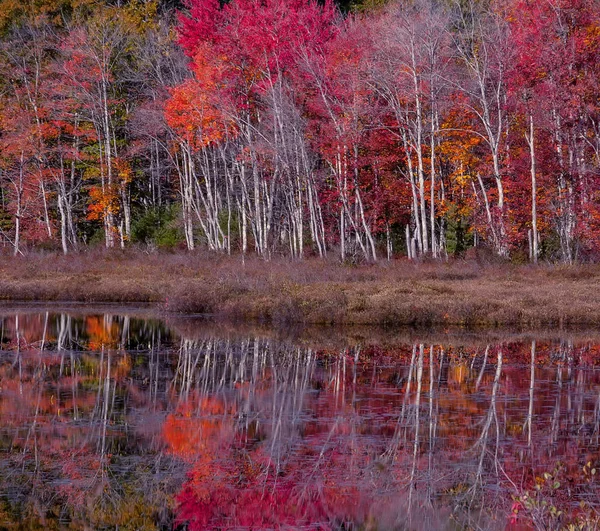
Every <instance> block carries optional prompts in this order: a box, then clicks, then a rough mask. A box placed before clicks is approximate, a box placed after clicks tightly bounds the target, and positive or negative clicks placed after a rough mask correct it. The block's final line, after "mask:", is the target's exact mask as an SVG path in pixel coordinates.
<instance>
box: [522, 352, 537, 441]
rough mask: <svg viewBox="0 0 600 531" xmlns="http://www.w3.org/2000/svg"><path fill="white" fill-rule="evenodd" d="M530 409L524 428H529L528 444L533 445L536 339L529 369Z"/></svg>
mask: <svg viewBox="0 0 600 531" xmlns="http://www.w3.org/2000/svg"><path fill="white" fill-rule="evenodd" d="M529 374H530V376H529V409H528V410H527V418H526V419H525V424H524V426H523V430H525V429H527V446H529V447H531V422H532V420H533V396H534V385H535V341H532V342H531V364H530V370H529Z"/></svg>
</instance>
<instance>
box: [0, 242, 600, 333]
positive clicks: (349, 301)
mask: <svg viewBox="0 0 600 531" xmlns="http://www.w3.org/2000/svg"><path fill="white" fill-rule="evenodd" d="M599 288H600V266H597V265H578V266H570V267H565V266H538V267H533V266H516V265H510V264H491V265H490V264H488V265H485V264H479V263H477V262H474V261H473V262H470V261H452V262H444V263H433V262H432V263H421V264H414V263H410V262H407V261H404V260H397V261H393V262H389V263H388V262H385V263H379V264H373V265H358V266H349V265H342V264H339V263H337V262H332V261H321V260H316V259H315V260H312V259H308V260H305V261H303V262H290V261H284V260H282V261H278V260H274V261H271V262H265V261H262V260H260V259H258V258H247V259H246V261H245V264H244V265H243V264H242V263H241V261H240V259H239V258H236V257H226V256H221V255H217V256H215V255H201V254H198V255H191V254H155V255H145V256H142V257H139V256H137V257H136V256H134V255H128V254H126V253H121V254H109V253H88V254H82V255H71V256H66V257H65V256H58V255H53V256H43V255H33V256H27V257H17V258H13V257H0V304H2V306H6V305H10V304H18V305H38V304H48V303H50V304H62V305H72V306H74V305H105V304H110V305H115V304H116V305H128V306H137V307H138V308H139V307H142V306H143V307H147V308H150V309H151V310H152V311H153V312H156V313H157V314H161V315H182V314H183V315H198V314H202V315H205V316H210V317H213V318H217V319H226V320H230V321H239V322H248V323H258V324H264V325H275V326H288V325H290V326H291V325H303V326H304V325H336V326H339V325H343V326H353V325H361V326H363V325H367V326H383V327H386V326H396V327H397V326H407V327H413V328H424V327H432V326H435V327H461V328H467V329H470V328H477V329H480V328H481V329H486V328H487V329H498V328H503V327H516V328H520V329H532V328H543V327H546V328H547V327H558V328H561V329H562V328H568V327H576V328H577V327H584V328H585V327H592V326H596V325H599V324H600V290H599Z"/></svg>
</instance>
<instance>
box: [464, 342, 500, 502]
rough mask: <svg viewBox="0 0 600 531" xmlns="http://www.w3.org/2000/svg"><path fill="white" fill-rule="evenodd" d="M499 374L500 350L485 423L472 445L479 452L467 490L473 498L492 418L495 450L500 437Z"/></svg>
mask: <svg viewBox="0 0 600 531" xmlns="http://www.w3.org/2000/svg"><path fill="white" fill-rule="evenodd" d="M501 374H502V352H498V361H497V365H496V374H495V376H494V383H493V385H492V396H491V398H490V408H489V410H488V414H487V416H486V419H485V423H484V425H483V429H482V430H481V435H480V436H479V439H478V440H477V442H476V443H475V445H474V447H476V446H478V445H480V446H481V452H480V454H479V462H478V464H477V471H476V473H475V480H474V481H473V485H472V486H471V488H470V489H469V491H470V492H471V493H472V495H473V498H474V497H475V495H476V493H477V486H478V485H479V484H481V483H482V479H481V478H482V476H483V461H484V457H485V454H486V452H487V442H488V434H489V431H490V427H491V425H492V421H493V420H494V419H495V420H496V439H497V440H496V451H497V449H498V443H499V440H498V439H499V437H500V433H499V427H498V419H497V416H496V397H497V394H498V387H499V386H500V376H501Z"/></svg>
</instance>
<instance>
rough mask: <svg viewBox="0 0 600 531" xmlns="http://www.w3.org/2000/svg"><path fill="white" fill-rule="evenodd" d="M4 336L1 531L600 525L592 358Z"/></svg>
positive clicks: (46, 319)
mask: <svg viewBox="0 0 600 531" xmlns="http://www.w3.org/2000/svg"><path fill="white" fill-rule="evenodd" d="M2 330H3V336H4V347H5V348H6V349H9V350H5V351H3V352H1V353H0V422H1V425H2V431H0V454H1V455H2V456H3V459H2V460H0V527H2V528H8V529H11V528H20V527H19V526H21V528H22V527H23V525H25V524H23V525H22V523H23V522H26V526H27V527H28V528H32V529H35V528H36V527H37V528H48V529H53V528H58V527H60V525H63V524H64V523H65V522H67V523H68V525H70V526H71V527H73V528H81V527H85V526H87V527H90V528H115V527H119V528H125V529H127V528H129V529H152V528H157V527H161V526H162V527H163V528H171V527H173V526H174V525H179V524H181V526H182V527H184V526H187V528H188V529H190V530H191V529H194V528H196V529H206V528H208V529H210V528H213V529H217V528H218V529H223V528H235V527H246V528H255V529H258V528H265V527H267V528H277V527H281V526H288V527H290V528H297V527H300V526H304V528H306V529H349V528H353V529H361V528H363V529H367V528H369V529H372V528H375V527H377V528H379V529H397V528H398V527H399V526H400V525H404V522H405V520H407V519H409V518H412V527H416V528H426V529H430V528H431V529H436V528H440V527H441V526H443V525H446V522H447V521H448V519H450V518H452V519H453V520H454V521H455V522H456V526H457V528H461V527H465V528H468V527H469V526H470V527H475V524H474V522H473V521H472V519H473V518H475V516H476V517H477V518H480V519H481V520H479V521H478V524H477V525H479V526H480V527H485V526H484V525H483V524H482V522H484V523H485V522H488V523H490V525H491V524H492V523H493V524H494V525H496V524H497V523H498V519H501V520H502V521H503V522H504V521H508V520H509V519H510V517H511V512H510V508H511V505H512V504H513V503H515V504H519V505H515V506H514V507H513V509H518V514H517V523H525V524H526V525H530V526H531V525H537V524H536V522H545V524H546V525H547V526H551V527H552V526H554V524H556V526H559V525H560V526H566V528H569V526H572V528H573V529H578V527H577V526H579V527H581V526H584V528H585V525H588V527H591V526H593V525H595V523H596V522H597V513H596V510H597V508H598V507H599V506H600V505H599V503H600V498H599V496H598V494H599V493H600V490H599V489H598V485H597V480H596V476H597V473H595V472H594V471H595V470H596V466H597V464H598V463H599V462H600V461H599V458H600V455H599V454H598V451H599V449H600V432H599V430H598V421H597V418H598V417H597V416H596V414H597V407H598V405H597V404H598V398H597V387H598V385H600V374H599V373H598V372H596V371H591V370H586V369H584V368H583V366H588V365H593V364H594V363H595V362H596V360H597V359H598V351H597V346H595V345H594V344H593V343H590V342H583V343H581V344H578V345H573V344H572V343H570V342H568V341H562V342H543V343H542V342H540V343H535V342H534V343H525V342H514V343H504V344H496V345H481V346H460V345H449V346H442V345H429V346H427V347H426V346H425V345H422V344H416V345H395V346H390V345H386V346H384V345H381V344H379V345H371V346H364V347H362V348H359V347H353V348H345V349H341V350H336V349H333V348H330V349H327V350H312V349H309V348H305V347H298V346H293V345H291V344H278V343H275V342H273V341H271V340H268V339H240V340H233V339H228V340H227V339H220V338H215V337H212V336H208V337H204V338H202V339H182V340H181V341H180V342H177V344H174V343H173V338H172V336H169V335H168V334H167V332H166V331H164V329H162V330H161V329H160V327H159V326H158V325H157V324H156V323H151V322H149V321H148V322H146V321H141V320H134V319H131V320H127V319H125V318H122V317H114V316H100V315H98V316H87V317H80V318H76V317H70V316H69V318H67V317H66V316H52V315H49V316H45V315H43V314H42V315H41V316H32V315H30V316H24V315H21V316H19V319H16V318H14V317H13V318H7V319H5V320H4V321H3V323H2ZM42 338H44V339H43V341H42ZM94 345H95V347H96V348H97V349H98V351H90V350H89V349H90V347H91V346H94ZM42 346H43V349H42ZM67 346H68V348H66V347H67ZM82 349H83V351H82ZM501 360H502V361H501ZM525 365H526V369H524V366H525ZM528 440H529V441H530V442H528ZM557 459H560V460H561V462H562V466H561V467H559V468H557V469H556V470H555V471H553V472H551V473H547V474H544V472H545V471H548V470H552V469H553V466H554V464H555V463H556V461H557ZM8 487H10V488H8ZM511 494H513V495H514V496H515V498H514V499H512V498H511ZM573 500H575V501H576V502H577V503H578V502H579V501H584V502H585V506H583V507H578V506H576V505H574V503H573ZM553 507H554V509H553ZM399 522H400V523H401V524H399ZM59 523H61V524H60V525H59ZM584 524H585V525H584ZM64 525H67V524H64ZM361 526H362V527H361ZM407 527H410V525H408V524H407Z"/></svg>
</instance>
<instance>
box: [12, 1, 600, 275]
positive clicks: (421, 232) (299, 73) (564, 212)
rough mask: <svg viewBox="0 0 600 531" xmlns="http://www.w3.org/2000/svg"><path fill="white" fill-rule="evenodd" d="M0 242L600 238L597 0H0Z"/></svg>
mask: <svg viewBox="0 0 600 531" xmlns="http://www.w3.org/2000/svg"><path fill="white" fill-rule="evenodd" d="M0 72H1V75H0V252H3V253H4V254H15V255H19V254H27V253H28V252H30V251H31V250H35V249H44V250H52V251H56V252H62V253H65V254H68V253H72V252H76V251H80V250H82V249H86V248H90V247H100V248H102V247H106V248H127V247H132V246H141V247H143V248H145V249H150V250H152V249H163V248H167V249H182V250H183V249H188V250H193V249H207V250H210V251H217V252H221V253H225V254H241V253H243V254H252V255H258V256H260V257H262V258H267V259H269V258H271V257H274V256H285V257H291V258H302V257H311V256H312V257H326V256H335V257H338V258H340V259H341V260H342V261H347V260H359V261H368V262H372V261H376V260H378V259H382V258H391V257H394V256H407V257H408V258H409V259H418V258H421V257H426V256H427V257H433V258H447V257H449V256H463V255H464V254H465V253H468V252H469V251H468V250H469V248H471V247H479V248H485V249H488V250H489V252H491V253H493V254H495V255H498V256H500V257H503V258H508V259H511V260H513V261H517V262H521V263H523V262H528V261H530V262H534V263H535V262H537V261H538V260H539V261H541V260H544V261H551V262H560V263H568V264H570V263H574V262H579V261H595V260H597V259H598V257H599V256H600V195H599V194H600V192H599V191H600V187H599V180H600V103H599V101H600V100H599V97H600V3H599V2H598V0H556V1H555V2H540V1H531V0H507V1H494V0H489V1H486V0H466V1H463V0H460V1H459V0H456V1H452V0H415V1H411V2H408V1H407V2H401V1H397V2H394V1H388V2H386V1H380V0H364V1H363V2H359V3H352V4H350V5H337V4H333V3H331V2H330V1H329V0H326V1H325V2H319V3H317V2H314V1H312V0H262V1H258V0H232V1H231V2H227V3H220V2H219V0H188V1H187V2H183V3H181V4H179V3H176V2H175V3H174V2H165V1H159V0H148V1H142V0H132V1H129V2H127V1H120V0H119V1H114V2H111V1H98V0H96V1H94V0H60V1H59V0H38V1H28V2H20V1H16V0H3V1H2V2H0Z"/></svg>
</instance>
